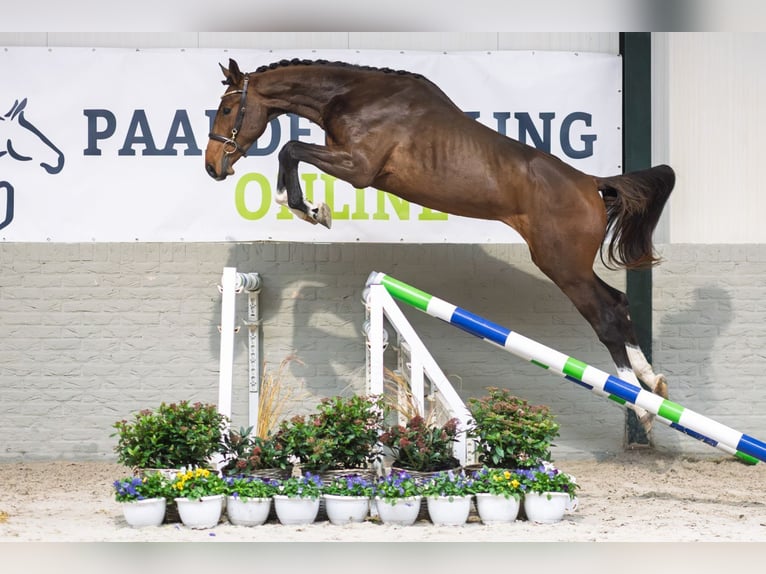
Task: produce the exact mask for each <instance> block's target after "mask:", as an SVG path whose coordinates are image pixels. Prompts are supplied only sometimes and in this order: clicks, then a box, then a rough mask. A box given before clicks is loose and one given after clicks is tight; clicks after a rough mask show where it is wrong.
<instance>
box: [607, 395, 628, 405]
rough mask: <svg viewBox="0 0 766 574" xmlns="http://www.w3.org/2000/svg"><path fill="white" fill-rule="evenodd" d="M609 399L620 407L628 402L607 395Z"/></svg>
mask: <svg viewBox="0 0 766 574" xmlns="http://www.w3.org/2000/svg"><path fill="white" fill-rule="evenodd" d="M609 398H610V399H612V400H613V401H614V402H615V403H619V404H621V405H625V403H627V402H628V401H626V400H625V399H623V398H621V397H618V396H617V395H609Z"/></svg>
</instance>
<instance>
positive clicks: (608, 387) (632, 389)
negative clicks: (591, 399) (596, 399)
mask: <svg viewBox="0 0 766 574" xmlns="http://www.w3.org/2000/svg"><path fill="white" fill-rule="evenodd" d="M604 391H606V392H607V393H609V394H611V395H617V396H618V397H620V398H621V399H625V400H626V401H628V402H631V403H633V404H634V405H635V404H636V399H638V393H640V392H641V389H640V388H639V387H637V386H635V385H631V384H630V383H628V382H626V381H623V380H622V379H618V378H617V377H614V376H612V375H609V377H607V379H606V382H605V383H604Z"/></svg>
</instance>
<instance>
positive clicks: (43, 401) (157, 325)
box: [0, 243, 766, 461]
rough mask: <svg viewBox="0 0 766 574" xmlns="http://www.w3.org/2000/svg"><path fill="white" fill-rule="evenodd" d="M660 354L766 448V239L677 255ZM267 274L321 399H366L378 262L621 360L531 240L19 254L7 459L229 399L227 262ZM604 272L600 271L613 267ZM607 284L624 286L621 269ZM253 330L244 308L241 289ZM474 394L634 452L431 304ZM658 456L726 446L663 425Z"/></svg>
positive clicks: (264, 306)
mask: <svg viewBox="0 0 766 574" xmlns="http://www.w3.org/2000/svg"><path fill="white" fill-rule="evenodd" d="M662 253H663V255H664V256H665V258H666V261H665V262H664V263H663V264H662V265H661V266H660V267H658V268H657V269H656V270H655V274H654V326H655V337H654V338H655V343H654V360H655V361H654V362H655V364H656V366H657V367H658V369H659V370H661V371H662V372H665V373H666V374H667V375H668V378H669V382H670V389H671V398H672V399H673V400H675V401H677V402H679V403H680V404H682V405H684V406H686V407H688V408H692V409H693V410H696V411H698V412H700V413H702V414H705V415H707V416H710V417H712V418H715V419H716V420H719V421H720V422H722V423H724V424H728V425H730V426H733V427H734V428H737V429H738V430H741V431H744V432H748V433H749V434H752V435H753V436H756V437H758V438H761V439H763V438H764V436H766V420H765V418H764V417H763V415H762V413H763V412H764V411H766V408H765V407H766V404H764V400H765V399H764V398H763V397H764V393H763V391H762V390H761V388H760V386H759V385H758V384H757V379H756V377H757V376H758V375H759V374H760V372H761V371H763V370H764V363H766V351H764V350H763V349H764V341H766V327H764V321H763V319H764V317H765V316H766V303H765V302H764V300H766V297H765V295H766V287H764V285H763V281H762V277H763V276H764V271H766V247H764V246H760V245H751V246H748V245H715V246H684V245H675V246H663V247H662ZM225 266H234V267H237V268H238V269H239V270H240V271H243V272H246V271H257V272H258V273H260V274H261V277H262V279H263V289H262V292H261V295H260V308H261V318H262V320H263V349H262V359H263V360H265V361H267V363H268V367H269V368H271V369H275V368H276V367H277V365H278V364H279V362H280V361H281V360H282V359H283V358H285V357H286V356H287V355H288V354H290V353H292V352H295V353H296V354H297V356H298V357H299V358H300V359H301V361H302V362H303V365H299V364H297V363H293V364H291V368H290V375H292V376H293V377H294V378H295V380H296V381H302V382H303V383H304V385H305V390H306V392H307V393H308V394H307V395H305V396H301V397H300V398H301V399H302V400H296V403H295V404H294V405H292V409H293V412H300V411H305V410H311V409H313V406H314V404H315V403H316V401H318V400H319V398H321V397H323V396H328V395H333V394H338V393H348V392H352V391H357V392H364V347H363V341H362V338H361V336H360V327H361V324H362V322H363V320H364V309H363V307H362V304H361V301H360V298H361V291H362V288H363V286H364V281H365V279H366V278H367V275H368V274H369V272H370V271H371V270H377V271H384V272H387V273H389V274H391V275H393V276H394V277H397V278H399V279H402V280H404V281H406V282H408V283H411V284H413V285H415V286H417V287H420V288H421V289H423V290H425V291H428V292H430V293H433V294H434V295H437V296H439V297H441V298H443V299H446V300H448V301H451V302H453V303H455V304H458V305H460V306H462V307H465V308H466V309H469V310H471V311H474V312H476V313H479V314H481V315H484V316H486V317H488V318H490V319H492V320H493V321H495V322H497V323H500V324H502V325H504V326H506V327H509V328H511V329H515V330H518V331H519V332H521V333H523V334H524V335H526V336H528V337H531V338H534V339H537V340H539V341H540V342H542V343H545V344H547V345H549V346H552V347H554V348H557V349H559V350H560V351H562V352H564V353H567V354H569V355H572V356H574V357H576V358H578V359H580V360H583V361H585V362H587V363H590V364H592V365H594V366H596V367H598V368H601V369H603V370H607V371H610V372H611V371H612V370H613V369H612V365H611V361H610V359H609V356H608V354H607V353H606V351H605V350H604V349H603V348H602V347H601V345H600V344H599V343H598V341H597V340H596V338H595V336H594V335H593V334H592V332H591V330H590V328H589V327H588V326H587V325H586V324H585V321H584V320H583V319H582V318H581V317H580V316H579V315H578V314H577V313H576V312H575V311H574V309H573V307H572V305H571V304H570V303H569V301H568V300H567V299H566V298H564V296H563V295H562V294H561V293H560V292H559V291H558V290H557V289H556V288H555V287H554V286H553V285H552V284H551V283H550V282H549V281H548V280H547V279H545V278H544V277H543V276H542V274H541V273H539V272H538V271H537V269H536V268H535V267H534V266H533V265H532V263H531V261H530V259H529V255H528V252H527V250H526V247H524V246H523V245H500V246H469V245H436V246H418V245H287V244H278V245H274V244H140V243H139V244H59V245H56V244H53V245H47V244H2V245H0V268H2V273H0V460H8V461H10V460H21V459H26V460H32V459H76V460H89V459H112V458H113V457H114V454H113V451H112V449H113V446H114V444H115V442H116V441H115V439H114V438H113V437H111V436H110V434H111V432H112V424H113V423H114V422H115V421H116V420H119V419H122V418H126V417H128V416H129V415H130V413H132V412H133V411H135V410H137V409H141V408H147V407H155V406H157V405H158V404H159V403H160V402H161V401H163V400H164V401H175V400H181V399H189V400H200V401H209V402H214V401H216V400H217V396H218V390H217V384H218V351H219V347H218V345H219V335H218V331H217V326H218V325H219V323H220V295H219V293H218V290H217V287H216V286H217V284H218V282H219V280H220V275H221V271H222V269H223V267H225ZM599 272H600V273H601V271H599ZM602 276H603V277H604V278H605V279H607V280H608V281H610V282H612V283H613V284H614V285H615V286H617V287H620V288H624V276H623V274H622V273H615V272H604V273H602ZM237 303H238V312H239V313H238V316H239V322H240V323H241V320H242V319H243V318H244V316H245V298H244V296H240V297H238V300H237ZM404 311H405V313H406V315H407V316H408V317H409V318H410V319H411V321H412V322H413V324H414V325H415V326H416V328H417V330H418V331H419V333H420V334H421V337H422V338H423V340H424V341H425V342H426V344H427V345H428V346H429V348H430V350H431V352H432V353H433V354H434V356H435V357H436V359H437V360H438V361H439V362H440V363H441V365H442V368H443V369H444V371H445V373H446V374H447V375H448V376H449V377H450V378H451V379H452V380H453V381H455V384H456V387H457V388H458V391H459V393H460V394H461V395H462V396H463V397H464V398H467V397H469V396H478V395H480V394H482V392H483V389H484V388H485V387H487V386H505V385H507V386H509V387H510V388H512V389H513V391H514V393H515V394H517V395H519V396H522V397H524V398H526V399H527V400H529V401H531V402H533V403H535V404H547V405H549V406H550V407H551V409H552V411H553V413H554V414H555V415H556V416H557V417H558V420H559V422H560V424H561V434H562V436H561V438H560V440H558V441H557V445H558V446H557V447H556V450H555V455H556V456H559V457H564V456H577V457H579V456H583V457H591V456H602V455H603V454H604V453H608V452H616V451H619V450H621V449H622V444H623V436H624V413H623V411H622V409H621V408H619V407H617V406H616V405H614V404H612V403H611V401H605V400H604V399H601V398H599V397H596V396H595V395H592V394H591V393H588V392H586V391H583V390H581V389H579V388H578V387H576V386H575V385H573V384H571V383H568V382H566V381H564V380H562V379H560V378H559V377H557V376H555V375H551V374H550V373H548V372H546V371H543V370H542V369H539V368H537V367H534V366H532V365H529V364H526V363H524V362H522V361H521V360H520V359H518V358H516V357H514V356H512V355H510V354H508V353H504V352H502V351H500V350H498V349H495V348H493V347H492V346H490V345H487V344H485V343H482V342H481V341H479V340H477V339H475V338H473V337H471V336H469V335H467V334H465V333H462V332H460V331H458V330H456V329H454V328H452V327H450V326H448V325H445V324H443V323H441V322H439V321H436V320H434V319H432V318H430V317H427V316H425V315H423V314H421V313H419V312H417V311H415V310H412V309H409V308H407V309H404ZM235 347H236V350H235V379H236V380H235V385H236V389H235V393H234V402H233V418H234V421H233V422H234V424H235V425H241V424H245V423H246V422H247V364H246V336H245V330H244V329H243V330H242V331H241V332H240V334H238V335H237V336H236V342H235ZM653 439H654V441H655V444H656V446H657V448H659V449H662V450H669V451H672V452H683V453H698V454H712V455H717V454H718V451H716V450H714V449H711V448H710V447H707V446H705V445H703V444H701V443H698V442H697V441H695V440H693V439H691V438H689V437H686V436H684V435H681V434H680V433H678V432H676V431H674V430H671V429H668V428H666V427H664V426H663V425H660V424H658V425H656V430H655V432H654V435H653Z"/></svg>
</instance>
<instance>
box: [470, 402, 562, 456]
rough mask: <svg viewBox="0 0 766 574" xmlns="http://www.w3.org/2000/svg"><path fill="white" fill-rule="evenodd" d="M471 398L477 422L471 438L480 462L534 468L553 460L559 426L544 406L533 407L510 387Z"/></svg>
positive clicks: (473, 426) (472, 426)
mask: <svg viewBox="0 0 766 574" xmlns="http://www.w3.org/2000/svg"><path fill="white" fill-rule="evenodd" d="M487 391H488V395H486V396H484V397H481V398H470V399H468V409H469V410H470V411H471V415H472V417H473V422H472V424H471V425H470V426H469V428H468V431H467V437H468V438H469V439H474V440H475V441H476V450H477V452H478V454H479V463H480V464H483V465H486V466H488V467H494V468H531V467H536V466H538V465H539V464H540V463H542V462H543V461H549V460H550V456H551V453H550V447H551V441H552V440H553V439H554V438H555V437H557V436H558V434H559V425H558V423H556V421H555V420H554V418H553V416H552V415H551V414H550V410H549V409H548V407H546V406H544V405H540V406H533V405H530V404H529V403H528V402H527V401H525V400H523V399H520V398H518V397H515V396H513V395H512V394H511V393H510V392H509V391H508V390H507V389H498V388H495V387H489V388H488V389H487Z"/></svg>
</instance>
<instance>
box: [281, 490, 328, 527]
mask: <svg viewBox="0 0 766 574" xmlns="http://www.w3.org/2000/svg"><path fill="white" fill-rule="evenodd" d="M274 510H275V511H276V513H277V518H278V519H279V522H280V523H281V524H287V525H290V524H311V523H312V522H314V521H315V520H316V518H317V514H319V498H291V497H289V496H285V495H284V494H278V495H276V496H274Z"/></svg>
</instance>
